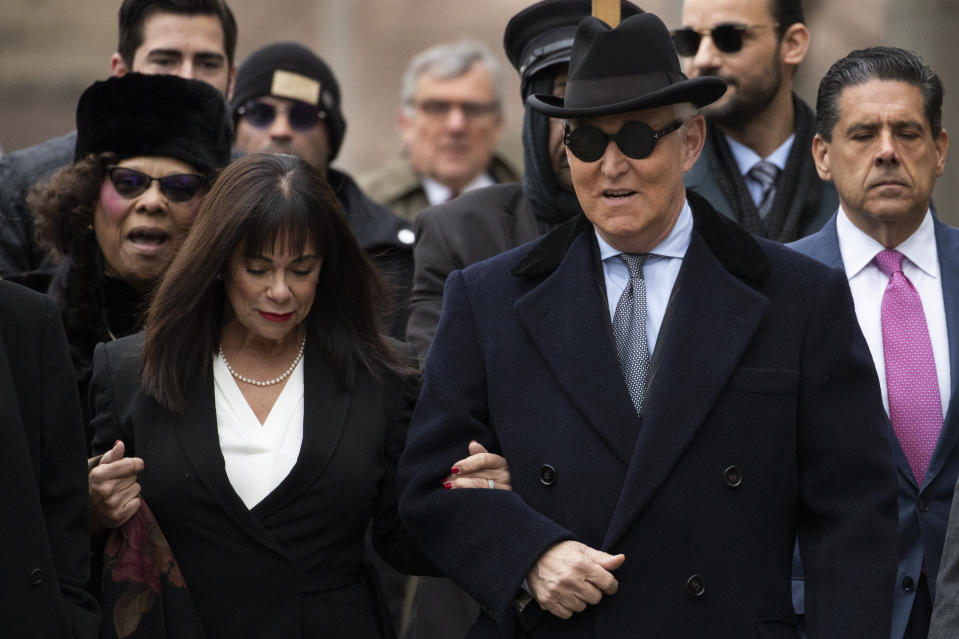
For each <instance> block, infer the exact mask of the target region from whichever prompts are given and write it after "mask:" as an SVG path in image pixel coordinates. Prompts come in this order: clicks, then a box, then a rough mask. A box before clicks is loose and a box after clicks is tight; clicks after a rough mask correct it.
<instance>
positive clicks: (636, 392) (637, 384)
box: [613, 253, 649, 415]
mask: <svg viewBox="0 0 959 639" xmlns="http://www.w3.org/2000/svg"><path fill="white" fill-rule="evenodd" d="M647 257H649V254H648V253H640V254H639V255H632V254H629V253H620V255H619V258H620V259H621V260H623V262H625V263H626V268H628V269H629V282H628V283H627V284H626V288H625V289H623V294H622V295H620V297H619V302H617V303H616V312H615V313H613V336H614V337H615V338H616V350H617V351H618V353H619V365H620V368H621V369H622V371H623V377H624V378H625V379H626V387H627V388H628V389H629V395H630V397H631V398H632V400H633V406H634V407H635V408H636V414H637V415H639V414H640V412H641V411H642V408H643V399H644V397H645V395H646V376H647V374H648V373H649V343H648V341H647V338H646V280H644V279H643V265H644V264H645V263H646V258H647Z"/></svg>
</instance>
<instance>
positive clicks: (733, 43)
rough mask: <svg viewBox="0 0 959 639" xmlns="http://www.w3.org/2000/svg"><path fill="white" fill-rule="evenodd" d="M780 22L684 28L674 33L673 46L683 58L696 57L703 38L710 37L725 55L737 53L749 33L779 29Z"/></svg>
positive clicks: (730, 23) (728, 23)
mask: <svg viewBox="0 0 959 639" xmlns="http://www.w3.org/2000/svg"><path fill="white" fill-rule="evenodd" d="M778 26H779V23H778V22H774V23H772V24H750V25H745V24H737V23H733V22H727V23H723V24H717V25H716V26H715V27H713V28H712V29H693V28H692V27H683V28H682V29H676V30H675V31H673V32H672V34H671V35H672V37H673V46H675V47H676V53H678V54H679V55H681V56H683V57H687V58H688V57H690V56H694V55H696V52H697V51H699V43H700V42H702V40H703V36H704V35H708V36H709V37H710V38H712V39H713V44H714V45H716V48H717V49H719V50H720V51H722V52H723V53H736V52H737V51H739V50H740V49H742V48H743V38H744V37H745V36H746V33H747V32H748V31H752V30H753V29H765V28H767V27H772V28H777V27H778Z"/></svg>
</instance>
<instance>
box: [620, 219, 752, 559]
mask: <svg viewBox="0 0 959 639" xmlns="http://www.w3.org/2000/svg"><path fill="white" fill-rule="evenodd" d="M697 226H698V225H697ZM677 286H678V287H679V288H678V290H677V291H676V294H675V295H674V297H673V301H672V306H673V308H671V309H670V310H669V311H667V318H668V323H666V322H664V324H663V327H662V329H661V332H660V338H659V340H660V344H659V345H658V348H657V353H656V357H655V360H654V362H653V365H652V367H651V370H650V378H649V391H648V393H647V397H646V404H645V407H644V411H643V427H642V429H641V430H640V432H639V437H638V438H637V442H636V447H635V452H634V453H633V456H632V459H631V461H630V464H629V470H628V471H627V475H626V479H625V482H624V487H623V491H622V493H621V494H620V499H619V503H618V505H617V507H616V511H615V512H614V514H613V519H612V521H611V522H610V527H609V529H608V531H607V534H606V539H605V540H604V544H603V547H604V548H608V547H610V546H611V545H612V544H613V543H615V542H616V540H617V539H618V538H619V537H620V536H621V535H622V534H623V532H624V531H625V530H626V529H627V528H628V527H629V525H630V524H631V523H632V521H633V520H634V519H635V518H636V516H637V515H638V514H639V513H640V512H641V511H642V509H643V507H644V506H645V505H646V503H647V502H648V501H649V499H650V498H651V497H652V495H653V494H654V493H655V492H656V490H657V489H658V488H659V486H660V485H661V484H662V483H663V481H665V479H666V477H667V475H668V474H669V471H670V469H671V468H672V467H673V465H674V464H675V463H676V461H677V460H678V458H679V457H680V455H681V454H682V452H683V451H684V450H685V448H686V447H687V446H688V445H689V443H690V441H691V440H692V438H693V436H694V435H695V433H696V431H697V430H698V429H699V427H700V426H701V425H702V424H703V422H704V421H705V419H706V417H707V415H708V413H709V410H710V409H711V408H712V406H713V405H714V404H715V402H716V400H717V399H718V397H719V395H720V393H721V392H722V390H723V388H724V387H725V385H726V382H727V380H728V379H729V377H730V376H731V375H732V373H733V371H734V369H735V367H736V364H737V362H739V360H740V359H741V357H742V355H743V352H744V351H745V350H746V348H747V347H748V346H749V344H750V342H751V341H752V338H753V336H754V335H755V333H756V330H757V328H758V326H759V324H760V322H761V321H762V318H763V316H764V315H765V313H766V308H767V306H768V300H767V298H766V297H765V296H763V295H761V294H760V293H758V292H757V291H756V290H755V289H753V288H751V287H750V286H749V285H747V284H746V283H744V282H743V281H741V280H740V279H738V278H737V277H736V276H734V275H733V274H732V273H730V272H729V271H728V270H727V269H726V267H725V266H724V265H723V264H722V263H721V262H720V261H719V260H718V259H717V258H716V256H715V255H714V254H713V252H712V250H711V249H710V248H709V247H708V246H707V244H706V241H705V240H704V239H703V237H702V236H701V235H700V234H699V233H698V232H694V233H693V236H692V241H691V242H690V246H689V250H688V251H687V253H686V257H685V259H684V260H683V266H682V269H681V270H680V274H679V279H678V280H677Z"/></svg>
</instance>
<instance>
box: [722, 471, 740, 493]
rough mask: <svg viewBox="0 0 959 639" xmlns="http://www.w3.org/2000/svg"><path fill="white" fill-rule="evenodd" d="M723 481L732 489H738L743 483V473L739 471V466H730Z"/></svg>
mask: <svg viewBox="0 0 959 639" xmlns="http://www.w3.org/2000/svg"><path fill="white" fill-rule="evenodd" d="M723 481H724V482H726V485H727V486H729V487H730V488H736V487H737V486H739V485H740V484H741V483H743V471H741V470H739V466H730V467H729V468H727V469H726V470H724V471H723Z"/></svg>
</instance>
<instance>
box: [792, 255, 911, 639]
mask: <svg viewBox="0 0 959 639" xmlns="http://www.w3.org/2000/svg"><path fill="white" fill-rule="evenodd" d="M801 357H802V359H803V361H802V362H801V365H800V366H801V374H802V377H801V380H800V384H801V386H800V397H799V406H798V411H799V421H798V438H799V441H798V446H797V450H798V456H799V481H800V485H799V491H800V494H799V497H800V511H799V547H800V552H801V555H802V560H803V566H804V570H805V574H806V629H807V632H808V636H809V637H853V636H855V637H884V636H888V635H889V624H890V618H891V610H892V594H893V582H894V581H895V576H896V562H897V557H898V537H897V527H896V521H897V520H896V517H897V514H896V507H897V506H896V495H897V488H896V469H895V466H894V463H893V457H892V448H891V442H890V441H889V436H888V428H887V427H886V425H885V422H886V418H885V415H884V413H883V409H882V400H881V397H880V395H879V383H878V380H877V379H876V372H875V367H874V365H873V363H872V358H871V357H870V354H869V350H868V348H867V346H866V342H865V339H864V338H863V336H862V333H861V331H860V330H859V324H858V322H857V321H856V315H855V311H854V309H853V303H852V297H851V295H850V293H849V288H848V285H847V283H846V280H845V275H844V274H843V273H842V272H840V271H838V270H830V271H829V277H828V278H827V279H826V281H824V282H823V283H822V286H821V287H820V292H819V295H818V299H817V301H816V303H815V304H814V305H813V308H812V311H811V313H810V318H809V321H808V322H807V329H806V333H805V338H804V343H803V347H802V353H801Z"/></svg>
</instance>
